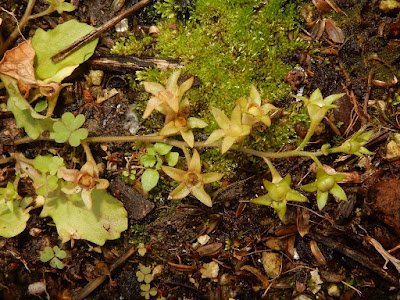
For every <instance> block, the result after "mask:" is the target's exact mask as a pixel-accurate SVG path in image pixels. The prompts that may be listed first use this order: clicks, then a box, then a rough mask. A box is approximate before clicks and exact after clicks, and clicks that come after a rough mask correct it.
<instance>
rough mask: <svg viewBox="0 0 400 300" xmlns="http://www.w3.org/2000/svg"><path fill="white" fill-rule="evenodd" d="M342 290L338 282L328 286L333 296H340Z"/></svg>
mask: <svg viewBox="0 0 400 300" xmlns="http://www.w3.org/2000/svg"><path fill="white" fill-rule="evenodd" d="M340 294H341V291H340V288H339V287H338V286H337V284H334V283H331V284H330V285H329V286H328V295H329V296H332V297H340Z"/></svg>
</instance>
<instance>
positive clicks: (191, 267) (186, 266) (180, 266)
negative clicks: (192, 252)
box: [168, 262, 196, 273]
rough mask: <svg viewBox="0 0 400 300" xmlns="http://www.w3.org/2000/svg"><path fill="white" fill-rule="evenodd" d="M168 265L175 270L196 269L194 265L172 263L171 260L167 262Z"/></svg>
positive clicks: (190, 270) (189, 271) (186, 271)
mask: <svg viewBox="0 0 400 300" xmlns="http://www.w3.org/2000/svg"><path fill="white" fill-rule="evenodd" d="M168 265H169V266H170V267H171V269H172V270H174V271H177V272H184V273H193V272H194V271H195V270H196V266H194V265H192V266H188V265H183V264H174V263H172V262H168Z"/></svg>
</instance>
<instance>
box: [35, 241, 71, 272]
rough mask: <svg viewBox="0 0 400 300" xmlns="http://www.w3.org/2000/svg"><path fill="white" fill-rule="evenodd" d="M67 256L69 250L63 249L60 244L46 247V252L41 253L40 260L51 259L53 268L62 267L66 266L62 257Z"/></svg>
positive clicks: (46, 260)
mask: <svg viewBox="0 0 400 300" xmlns="http://www.w3.org/2000/svg"><path fill="white" fill-rule="evenodd" d="M66 257H67V252H65V251H64V250H61V249H60V248H59V247H58V246H54V247H53V248H51V247H46V248H44V252H43V253H42V254H41V255H40V260H41V261H42V262H48V261H50V266H51V267H52V268H58V269H62V268H64V264H63V262H62V261H61V260H62V259H64V258H66Z"/></svg>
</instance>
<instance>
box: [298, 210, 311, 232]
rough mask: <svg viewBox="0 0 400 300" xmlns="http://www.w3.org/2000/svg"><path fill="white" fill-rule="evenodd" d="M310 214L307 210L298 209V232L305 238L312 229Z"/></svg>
mask: <svg viewBox="0 0 400 300" xmlns="http://www.w3.org/2000/svg"><path fill="white" fill-rule="evenodd" d="M310 227H311V225H310V212H309V211H308V210H307V209H305V208H300V207H298V208H297V230H298V231H299V234H300V236H301V237H304V236H305V235H306V234H307V233H308V231H309V229H310Z"/></svg>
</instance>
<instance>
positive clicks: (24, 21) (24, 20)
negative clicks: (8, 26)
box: [0, 0, 36, 58]
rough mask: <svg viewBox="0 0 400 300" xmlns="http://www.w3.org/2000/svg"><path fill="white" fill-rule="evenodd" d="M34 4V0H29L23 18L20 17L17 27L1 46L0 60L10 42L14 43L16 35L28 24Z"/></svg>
mask: <svg viewBox="0 0 400 300" xmlns="http://www.w3.org/2000/svg"><path fill="white" fill-rule="evenodd" d="M35 2H36V0H29V2H28V5H27V7H26V9H25V13H24V16H23V17H22V19H21V21H20V22H19V24H18V23H17V27H16V28H15V29H14V31H13V32H12V33H11V34H10V36H9V37H8V38H7V40H6V41H5V42H4V43H3V44H2V45H1V48H0V58H1V57H2V56H3V54H4V52H6V50H7V48H8V46H10V44H11V43H12V42H14V40H15V39H16V38H17V36H18V34H20V33H21V30H22V29H24V27H25V26H26V24H27V23H28V21H29V17H30V15H31V12H32V9H33V6H34V5H35Z"/></svg>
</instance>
